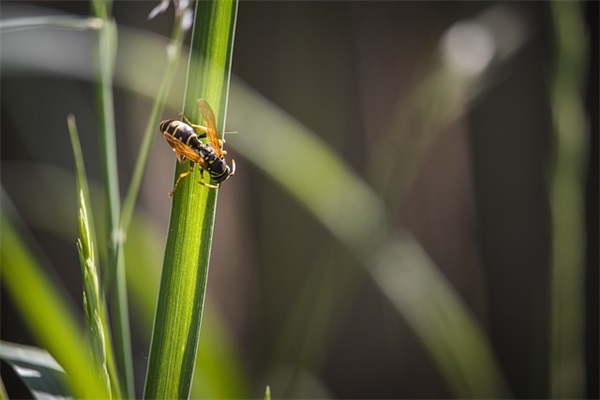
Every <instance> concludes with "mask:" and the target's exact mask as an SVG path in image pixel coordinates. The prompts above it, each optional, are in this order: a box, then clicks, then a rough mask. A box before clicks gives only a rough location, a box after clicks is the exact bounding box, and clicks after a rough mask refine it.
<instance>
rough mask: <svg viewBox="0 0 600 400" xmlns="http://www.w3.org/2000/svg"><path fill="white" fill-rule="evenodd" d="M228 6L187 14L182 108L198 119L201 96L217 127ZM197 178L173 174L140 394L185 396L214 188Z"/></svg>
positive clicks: (226, 68) (231, 12)
mask: <svg viewBox="0 0 600 400" xmlns="http://www.w3.org/2000/svg"><path fill="white" fill-rule="evenodd" d="M236 14H237V1H235V0H233V1H229V0H227V1H218V2H208V1H200V2H198V3H197V5H196V12H195V17H194V18H195V21H194V32H193V36H192V44H191V49H190V61H189V66H188V79H187V85H186V93H185V102H184V104H185V106H184V112H185V114H186V116H187V117H188V118H190V119H191V120H192V121H194V122H196V121H197V122H200V120H199V112H198V109H197V104H196V100H197V99H198V98H204V99H206V100H207V101H208V102H209V103H210V104H211V105H212V107H213V108H214V112H215V116H216V119H217V125H218V128H219V129H220V130H221V131H222V130H223V127H224V125H225V114H226V104H227V93H228V89H229V79H230V74H231V56H232V50H233V38H234V31H235V21H236ZM188 168H189V165H188V164H187V162H186V163H185V164H183V165H179V166H178V168H177V170H176V176H178V175H179V174H180V173H181V172H183V171H185V170H187V169H188ZM204 179H207V177H205V178H204ZM199 180H200V176H199V173H198V169H196V171H195V172H194V173H193V174H192V175H190V176H189V177H186V178H185V179H184V180H182V181H181V184H180V185H179V187H178V189H177V191H176V193H175V196H174V198H173V206H172V209H171V220H170V225H169V234H168V237H167V247H166V249H165V258H164V264H163V270H162V277H161V285H160V292H159V298H158V306H157V311H156V316H155V320H154V330H153V334H152V343H151V346H150V356H149V360H148V374H147V376H146V388H145V391H144V397H145V398H188V397H189V394H190V388H191V383H192V374H193V371H194V361H195V358H196V351H197V348H198V340H199V337H200V326H201V323H202V313H203V308H204V299H205V294H206V284H207V277H208V262H209V257H210V248H211V243H212V235H213V226H214V220H215V211H216V201H217V191H216V190H215V189H209V188H206V187H204V186H201V185H199V184H198V183H197V182H198V181H199ZM202 367H203V366H201V368H202Z"/></svg>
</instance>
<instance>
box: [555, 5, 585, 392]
mask: <svg viewBox="0 0 600 400" xmlns="http://www.w3.org/2000/svg"><path fill="white" fill-rule="evenodd" d="M552 11H553V17H554V24H555V32H556V35H557V38H556V41H557V48H558V52H557V53H558V54H557V62H556V71H555V76H554V81H553V96H552V108H553V114H554V130H555V141H556V159H555V165H554V171H553V172H554V174H553V177H552V192H551V199H552V202H551V204H552V219H553V246H552V247H553V248H552V250H553V254H552V257H553V259H552V264H553V265H552V267H553V268H552V353H551V354H552V355H551V379H550V382H551V388H550V393H551V395H552V398H579V397H582V396H583V395H584V379H585V376H584V375H585V373H584V364H583V363H584V361H583V318H584V316H583V309H584V299H583V293H584V280H585V277H584V276H585V273H584V261H583V260H584V242H585V240H584V219H583V218H584V217H583V216H584V201H583V187H582V184H583V176H584V168H585V167H584V166H585V163H586V161H587V160H586V157H585V155H584V154H585V151H586V149H585V143H586V140H587V138H586V127H585V125H586V122H585V115H584V108H583V104H582V97H583V96H582V90H583V82H582V77H583V76H584V75H585V74H584V71H585V67H584V66H585V44H586V42H587V38H586V35H585V32H584V31H583V28H582V27H583V26H584V25H585V24H584V22H583V18H582V16H583V14H582V12H581V4H579V3H577V2H555V3H552Z"/></svg>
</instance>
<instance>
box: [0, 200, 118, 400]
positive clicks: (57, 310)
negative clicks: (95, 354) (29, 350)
mask: <svg viewBox="0 0 600 400" xmlns="http://www.w3.org/2000/svg"><path fill="white" fill-rule="evenodd" d="M2 201H3V203H4V204H6V202H7V199H6V198H3V199H2ZM3 207H4V206H3ZM0 224H1V227H0V228H1V231H2V246H0V260H1V262H2V268H1V269H0V272H1V274H2V275H1V276H2V283H3V285H4V287H5V288H6V290H7V292H8V294H9V295H10V296H11V298H12V299H13V301H14V302H15V305H16V306H17V308H18V309H19V311H20V313H21V315H22V316H23V318H24V320H25V322H26V323H27V325H28V326H29V327H30V329H31V332H32V333H33V334H34V335H35V337H36V338H37V340H38V341H39V342H40V343H41V344H42V345H43V346H44V347H45V348H46V349H47V350H48V351H49V352H50V353H51V354H52V355H53V356H54V358H55V359H56V360H57V361H58V362H59V364H60V365H61V366H62V367H63V368H64V369H65V371H66V373H67V376H68V383H69V387H70V389H71V390H72V392H73V394H74V395H75V396H76V397H79V398H92V399H99V398H107V397H108V392H107V391H106V389H105V387H104V386H103V385H102V384H101V383H100V381H99V380H98V378H97V374H96V371H95V369H94V368H93V366H92V363H90V360H89V358H88V357H87V355H88V354H89V351H88V347H87V345H86V343H85V340H84V338H83V335H82V334H81V331H80V330H79V327H78V326H77V323H76V322H75V318H74V317H73V316H72V315H71V314H70V313H69V307H68V306H67V305H66V304H65V302H64V300H63V299H62V298H61V297H60V295H59V294H58V293H56V292H55V290H54V289H53V286H52V284H51V283H50V282H49V279H48V277H47V276H46V275H45V274H44V273H43V272H42V268H41V267H40V266H39V265H38V264H37V262H36V261H35V260H34V259H33V258H32V256H31V255H30V252H29V250H28V249H27V248H26V247H25V245H24V244H23V243H22V242H21V239H20V238H19V235H18V234H17V232H16V231H15V229H14V228H13V226H12V224H11V223H10V222H9V221H8V219H7V218H6V215H5V213H4V212H3V213H2V215H1V218H0ZM24 287H26V288H27V290H23V288H24ZM32 293H35V296H32Z"/></svg>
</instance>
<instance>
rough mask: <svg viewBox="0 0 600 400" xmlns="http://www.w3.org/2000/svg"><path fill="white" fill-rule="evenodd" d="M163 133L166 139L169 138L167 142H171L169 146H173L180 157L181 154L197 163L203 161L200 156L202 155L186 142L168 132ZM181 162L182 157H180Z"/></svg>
mask: <svg viewBox="0 0 600 400" xmlns="http://www.w3.org/2000/svg"><path fill="white" fill-rule="evenodd" d="M163 135H164V136H165V139H167V143H169V146H171V147H172V148H173V150H175V154H177V158H178V159H179V157H180V156H183V157H185V158H187V159H189V160H190V161H191V162H195V163H201V162H202V158H201V157H200V155H199V154H198V153H196V152H195V151H194V149H192V148H191V147H189V146H187V145H186V144H185V143H183V142H180V141H179V140H178V139H175V138H174V137H173V136H171V135H169V134H168V133H163ZM180 162H181V159H180Z"/></svg>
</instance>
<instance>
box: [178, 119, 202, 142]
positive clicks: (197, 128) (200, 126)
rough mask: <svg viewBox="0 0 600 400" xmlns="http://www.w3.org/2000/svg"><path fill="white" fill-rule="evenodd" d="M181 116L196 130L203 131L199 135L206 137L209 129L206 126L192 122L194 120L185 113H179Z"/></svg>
mask: <svg viewBox="0 0 600 400" xmlns="http://www.w3.org/2000/svg"><path fill="white" fill-rule="evenodd" d="M179 117H180V118H181V119H183V122H185V123H186V124H188V125H189V126H191V127H192V128H194V130H195V131H196V132H202V134H200V135H198V136H199V137H201V138H205V137H206V132H207V131H208V129H207V128H206V127H205V126H203V125H198V124H194V123H192V121H190V120H189V119H188V118H187V117H186V116H185V115H184V114H183V113H179Z"/></svg>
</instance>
